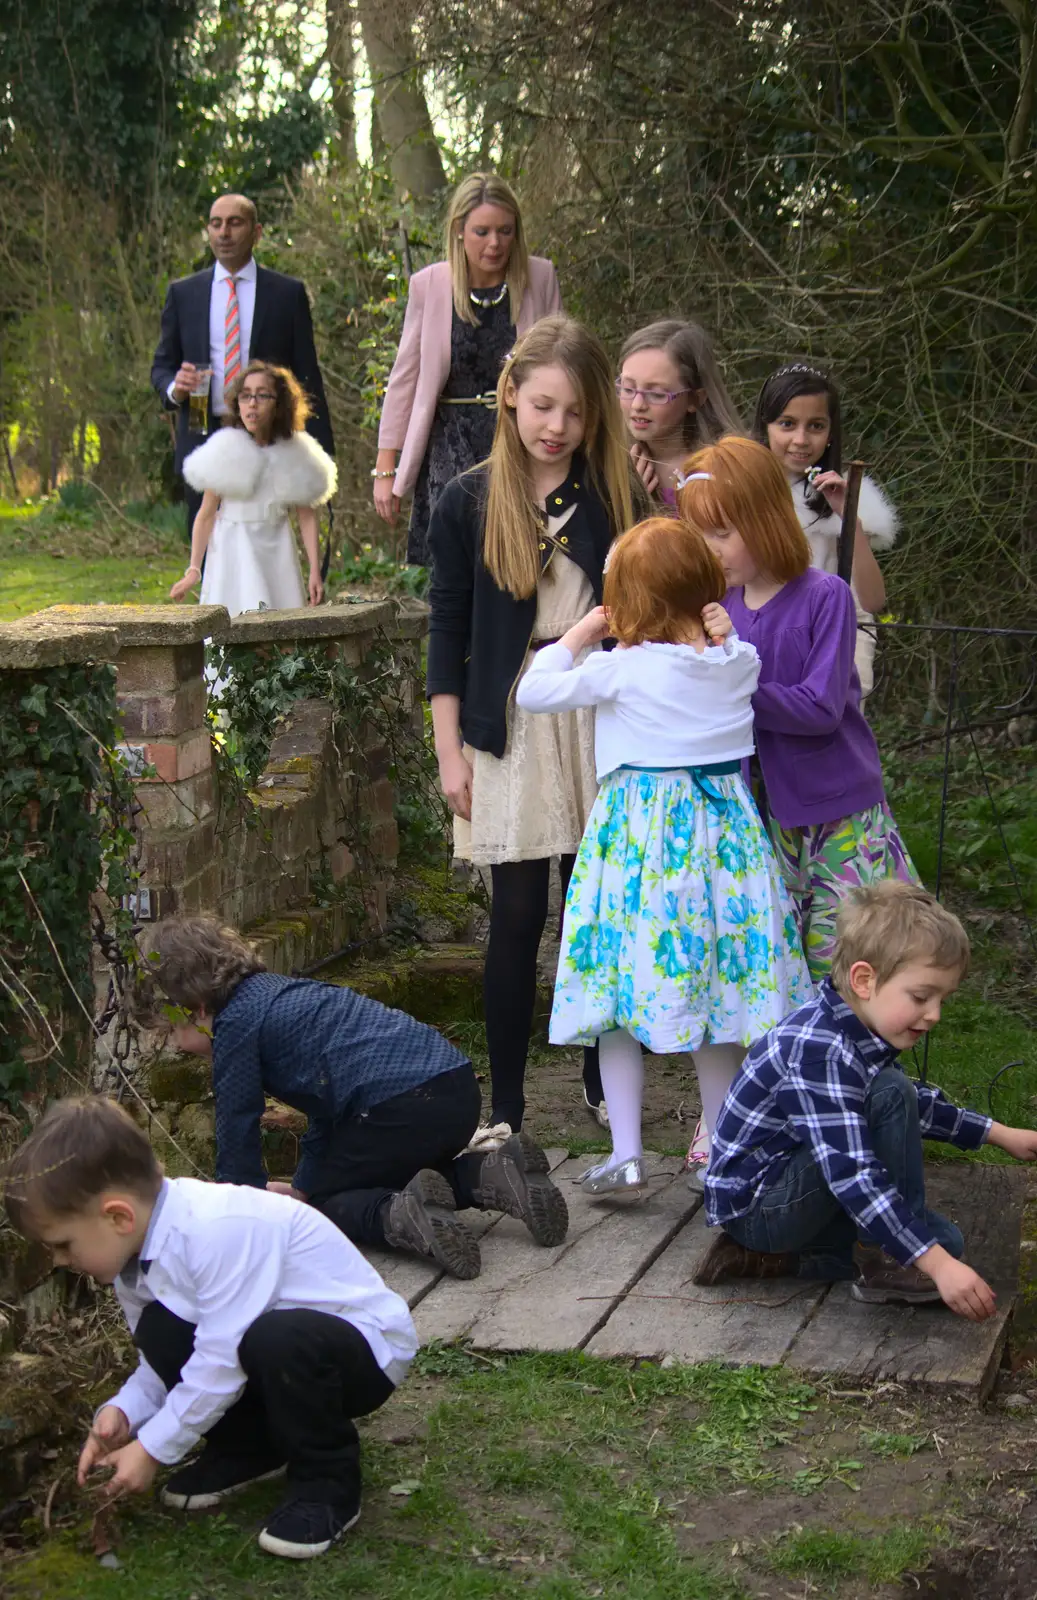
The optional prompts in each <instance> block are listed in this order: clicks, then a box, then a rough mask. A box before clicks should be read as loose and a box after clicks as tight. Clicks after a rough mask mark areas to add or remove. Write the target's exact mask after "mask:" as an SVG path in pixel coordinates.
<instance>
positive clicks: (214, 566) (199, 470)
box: [184, 428, 336, 617]
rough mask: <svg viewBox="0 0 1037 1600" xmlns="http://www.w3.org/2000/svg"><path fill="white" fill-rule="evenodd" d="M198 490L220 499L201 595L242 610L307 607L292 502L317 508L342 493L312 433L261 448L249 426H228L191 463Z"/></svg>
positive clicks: (189, 473) (188, 471) (187, 466)
mask: <svg viewBox="0 0 1037 1600" xmlns="http://www.w3.org/2000/svg"><path fill="white" fill-rule="evenodd" d="M184 477H185V478H186V480H187V482H188V483H189V484H190V485H191V487H192V488H193V489H197V490H198V491H199V492H203V491H204V490H206V489H210V490H212V491H213V493H215V494H218V495H219V496H220V509H219V511H218V512H217V513H216V523H215V526H214V528H213V531H212V538H211V539H210V541H209V548H208V550H207V551H206V555H205V573H204V576H203V578H202V588H201V594H200V596H199V599H200V600H201V603H202V604H203V605H216V606H226V608H227V610H228V611H229V612H230V614H231V616H232V617H236V616H239V615H240V614H241V613H242V612H243V611H259V610H265V609H269V610H274V611H284V610H288V609H290V608H291V607H295V606H303V605H305V604H306V590H305V588H304V586H303V581H302V573H301V571H300V567H299V553H298V549H297V548H296V543H295V535H294V533H293V532H292V525H291V523H290V521H289V520H288V511H289V508H290V507H291V506H318V505H322V504H323V503H324V501H326V500H330V498H331V496H332V495H333V494H334V492H335V484H336V472H335V463H334V462H333V461H332V459H331V457H330V456H328V455H326V454H325V452H324V451H323V450H322V449H321V447H320V445H319V444H318V443H317V442H316V440H315V439H311V438H310V436H309V434H308V433H296V434H293V435H292V437H291V438H290V439H279V440H278V441H277V442H276V443H275V444H271V445H266V446H263V445H258V444H257V443H256V441H255V440H254V439H253V438H252V436H251V435H250V434H248V433H246V431H245V430H244V428H221V429H220V431H219V433H214V434H213V436H212V437H211V438H210V439H207V440H206V442H205V443H204V444H203V445H199V447H198V449H197V450H193V451H192V452H191V454H190V455H189V456H188V457H187V460H186V461H185V462H184Z"/></svg>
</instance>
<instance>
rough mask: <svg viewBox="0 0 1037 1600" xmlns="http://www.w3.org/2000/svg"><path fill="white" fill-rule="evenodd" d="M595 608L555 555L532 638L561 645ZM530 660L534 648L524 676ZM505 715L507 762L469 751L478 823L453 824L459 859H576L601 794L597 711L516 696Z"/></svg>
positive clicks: (587, 590)
mask: <svg viewBox="0 0 1037 1600" xmlns="http://www.w3.org/2000/svg"><path fill="white" fill-rule="evenodd" d="M574 509H575V508H574V507H569V508H568V509H567V510H566V512H565V513H563V515H562V516H560V517H558V518H553V517H552V518H550V519H549V521H548V530H549V532H550V533H551V534H553V535H555V534H557V533H558V532H559V530H561V529H563V528H564V527H565V524H566V523H567V522H568V520H569V517H570V516H571V515H572V512H573V510H574ZM593 606H594V591H593V589H592V588H591V583H590V579H589V578H588V577H587V576H586V574H585V573H584V572H583V570H582V569H581V568H580V567H578V566H577V565H576V563H575V562H574V561H570V560H569V557H568V556H566V555H563V554H562V552H561V551H560V550H556V551H555V553H554V555H553V556H552V557H551V560H550V562H549V563H548V566H547V568H546V570H545V572H544V574H543V576H542V577H541V579H540V583H539V586H538V588H537V613H536V622H535V623H534V625H533V638H534V639H560V638H561V636H562V634H563V633H565V632H566V630H567V629H569V628H571V627H572V625H573V623H574V622H579V620H580V618H581V617H585V616H586V615H587V613H588V611H590V610H591V609H592V608H593ZM593 648H594V649H598V648H599V646H597V645H595V646H594V647H593ZM584 654H586V652H585V653H584ZM532 659H533V651H532V650H530V651H529V652H527V655H526V659H525V662H524V663H523V667H522V672H523V673H524V672H525V671H526V670H527V669H528V667H529V664H530V662H531V661H532ZM579 659H580V660H583V659H584V657H583V656H582V655H581V656H580V657H579ZM521 675H522V674H521V673H520V675H519V676H520V677H521ZM507 715H508V743H507V747H506V749H505V751H504V755H503V756H502V757H500V758H499V759H498V757H497V756H491V755H490V754H489V752H488V751H485V750H473V749H471V748H470V747H469V746H467V745H466V746H465V755H466V756H467V757H468V760H469V761H470V762H471V763H472V774H473V776H472V820H471V822H470V823H468V822H465V821H464V820H463V819H462V818H461V817H455V818H454V855H455V857H456V858H457V859H458V860H459V861H471V862H473V863H474V865H475V866H479V867H488V866H495V865H496V864H497V863H498V862H501V861H538V860H542V859H543V858H544V857H545V856H564V855H569V856H571V855H575V854H576V851H577V849H578V848H579V843H580V840H581V839H582V838H583V830H584V827H585V826H586V823H587V818H588V816H589V815H590V812H591V807H592V806H593V804H594V799H595V796H596V795H597V792H598V783H597V778H596V777H595V771H594V712H593V710H590V709H584V710H580V711H559V712H537V713H534V712H530V711H523V710H522V709H521V707H519V706H517V705H516V704H515V695H514V690H512V695H511V699H510V701H509V703H508V712H507Z"/></svg>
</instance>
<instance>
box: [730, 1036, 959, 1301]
mask: <svg viewBox="0 0 1037 1600" xmlns="http://www.w3.org/2000/svg"><path fill="white" fill-rule="evenodd" d="M864 1113H865V1116H866V1118H867V1122H868V1129H869V1131H870V1133H871V1144H872V1149H873V1150H874V1152H875V1154H876V1156H877V1157H878V1159H879V1161H881V1163H882V1165H883V1166H884V1167H885V1169H886V1171H887V1172H888V1173H889V1176H890V1178H891V1179H892V1182H893V1186H894V1188H895V1189H897V1190H898V1191H899V1193H900V1194H901V1195H902V1196H903V1198H904V1199H905V1200H906V1201H907V1204H908V1207H909V1209H910V1210H911V1211H912V1213H913V1214H914V1215H915V1216H916V1217H917V1218H918V1220H919V1223H920V1224H921V1225H922V1226H924V1227H925V1228H927V1229H928V1231H929V1232H931V1233H933V1234H935V1236H936V1241H937V1243H938V1244H942V1245H943V1248H944V1249H945V1250H948V1251H950V1253H951V1255H952V1256H959V1257H960V1256H961V1255H962V1253H963V1251H964V1249H965V1242H964V1240H963V1239H962V1236H961V1234H960V1233H959V1231H958V1229H957V1228H956V1227H955V1226H954V1223H953V1222H948V1220H947V1218H946V1217H941V1216H940V1214H939V1212H936V1211H929V1210H927V1208H926V1204H925V1168H924V1164H923V1161H922V1134H921V1130H920V1128H919V1125H918V1096H917V1094H916V1093H915V1086H914V1084H913V1083H912V1082H911V1080H910V1079H909V1078H906V1077H905V1076H904V1074H903V1073H902V1072H901V1070H900V1068H899V1067H886V1068H884V1069H883V1071H882V1072H878V1073H876V1075H875V1077H874V1078H873V1079H872V1081H871V1085H870V1087H869V1089H868V1092H867V1095H866V1097H865V1101H864ZM724 1231H725V1232H726V1233H729V1234H730V1235H731V1237H732V1238H733V1239H737V1241H738V1243H739V1244H741V1245H744V1246H745V1248H746V1249H747V1250H762V1251H766V1252H773V1253H777V1252H780V1251H784V1250H790V1251H796V1252H798V1254H799V1275H800V1277H802V1278H821V1279H824V1280H825V1281H827V1282H832V1281H835V1280H836V1279H839V1278H854V1277H856V1275H857V1273H856V1268H855V1266H854V1263H853V1247H854V1245H855V1244H856V1242H857V1237H858V1235H857V1225H856V1223H855V1222H854V1221H853V1219H852V1217H851V1216H850V1215H849V1213H848V1212H846V1211H844V1210H843V1208H842V1206H841V1205H840V1204H839V1202H838V1200H837V1199H836V1198H835V1195H834V1194H833V1193H832V1191H831V1189H829V1187H828V1185H827V1184H826V1183H825V1180H824V1175H823V1173H822V1171H821V1168H820V1167H819V1166H818V1165H817V1162H816V1161H815V1160H814V1158H813V1156H812V1154H811V1152H810V1149H809V1147H808V1146H806V1145H804V1146H802V1147H801V1148H800V1149H799V1150H797V1151H796V1153H795V1155H793V1157H792V1158H791V1160H790V1161H789V1163H788V1165H787V1166H786V1167H785V1169H784V1171H783V1172H782V1174H781V1177H780V1178H779V1179H778V1180H777V1181H776V1182H775V1183H774V1184H773V1185H772V1186H771V1187H770V1188H768V1189H765V1190H764V1192H763V1193H762V1194H761V1195H760V1196H759V1198H758V1199H757V1201H756V1204H755V1206H754V1207H753V1209H752V1211H750V1212H749V1213H748V1214H747V1215H746V1216H744V1217H738V1218H736V1219H735V1220H734V1221H731V1222H725V1223H724ZM863 1242H864V1243H871V1242H872V1241H870V1240H864V1241H863Z"/></svg>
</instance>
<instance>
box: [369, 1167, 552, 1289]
mask: <svg viewBox="0 0 1037 1600" xmlns="http://www.w3.org/2000/svg"><path fill="white" fill-rule="evenodd" d="M567 1155H568V1151H566V1150H548V1151H547V1158H548V1160H549V1161H550V1163H551V1170H552V1171H554V1169H555V1168H556V1167H559V1166H561V1164H562V1162H563V1161H564V1160H565V1159H566V1157H567ZM461 1215H462V1216H463V1218H464V1221H465V1223H466V1225H467V1226H468V1227H469V1228H471V1230H472V1232H473V1233H474V1234H476V1235H477V1236H478V1237H479V1238H480V1239H482V1238H483V1237H484V1235H485V1234H487V1233H489V1231H490V1230H491V1229H492V1228H495V1227H496V1226H497V1224H498V1223H499V1222H500V1221H501V1220H502V1218H501V1214H500V1212H499V1211H463V1212H462V1213H461ZM364 1255H365V1256H366V1257H367V1259H368V1261H369V1262H370V1263H371V1265H372V1267H374V1269H375V1271H376V1272H378V1273H380V1274H381V1276H382V1278H383V1279H384V1280H385V1282H386V1284H387V1285H388V1287H389V1288H390V1289H392V1290H393V1291H394V1292H395V1293H396V1294H398V1295H401V1296H402V1298H403V1299H404V1300H406V1302H407V1304H408V1305H409V1306H410V1308H411V1310H412V1311H413V1310H414V1307H415V1306H416V1305H418V1304H419V1302H420V1301H422V1300H424V1298H425V1296H426V1295H427V1294H428V1293H429V1291H430V1290H431V1289H434V1288H435V1286H436V1284H437V1283H438V1282H439V1280H440V1278H442V1277H444V1276H445V1274H444V1272H443V1269H442V1267H440V1266H437V1264H436V1262H434V1261H423V1260H421V1258H420V1257H418V1256H408V1255H403V1254H402V1253H401V1252H400V1251H399V1250H377V1249H366V1250H365V1251H364Z"/></svg>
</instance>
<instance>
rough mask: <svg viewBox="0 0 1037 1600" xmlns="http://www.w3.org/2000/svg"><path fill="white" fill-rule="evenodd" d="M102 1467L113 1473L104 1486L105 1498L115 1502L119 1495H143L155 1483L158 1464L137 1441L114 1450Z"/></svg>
mask: <svg viewBox="0 0 1037 1600" xmlns="http://www.w3.org/2000/svg"><path fill="white" fill-rule="evenodd" d="M104 1465H105V1466H106V1467H114V1468H115V1471H114V1473H113V1474H112V1476H111V1477H110V1478H109V1480H108V1482H107V1483H106V1484H105V1486H104V1493H105V1497H106V1498H107V1499H108V1500H115V1499H116V1498H118V1496H119V1495H124V1494H144V1493H145V1492H146V1491H147V1490H148V1489H150V1488H151V1485H152V1484H153V1483H154V1481H155V1474H156V1472H157V1471H158V1462H157V1461H156V1460H155V1457H154V1456H149V1455H148V1452H147V1451H146V1450H145V1448H144V1446H143V1445H142V1444H141V1442H140V1440H139V1439H134V1441H133V1443H132V1444H127V1445H123V1447H122V1449H121V1450H114V1451H113V1452H112V1454H111V1455H110V1456H108V1458H107V1460H106V1461H105V1463H104Z"/></svg>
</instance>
